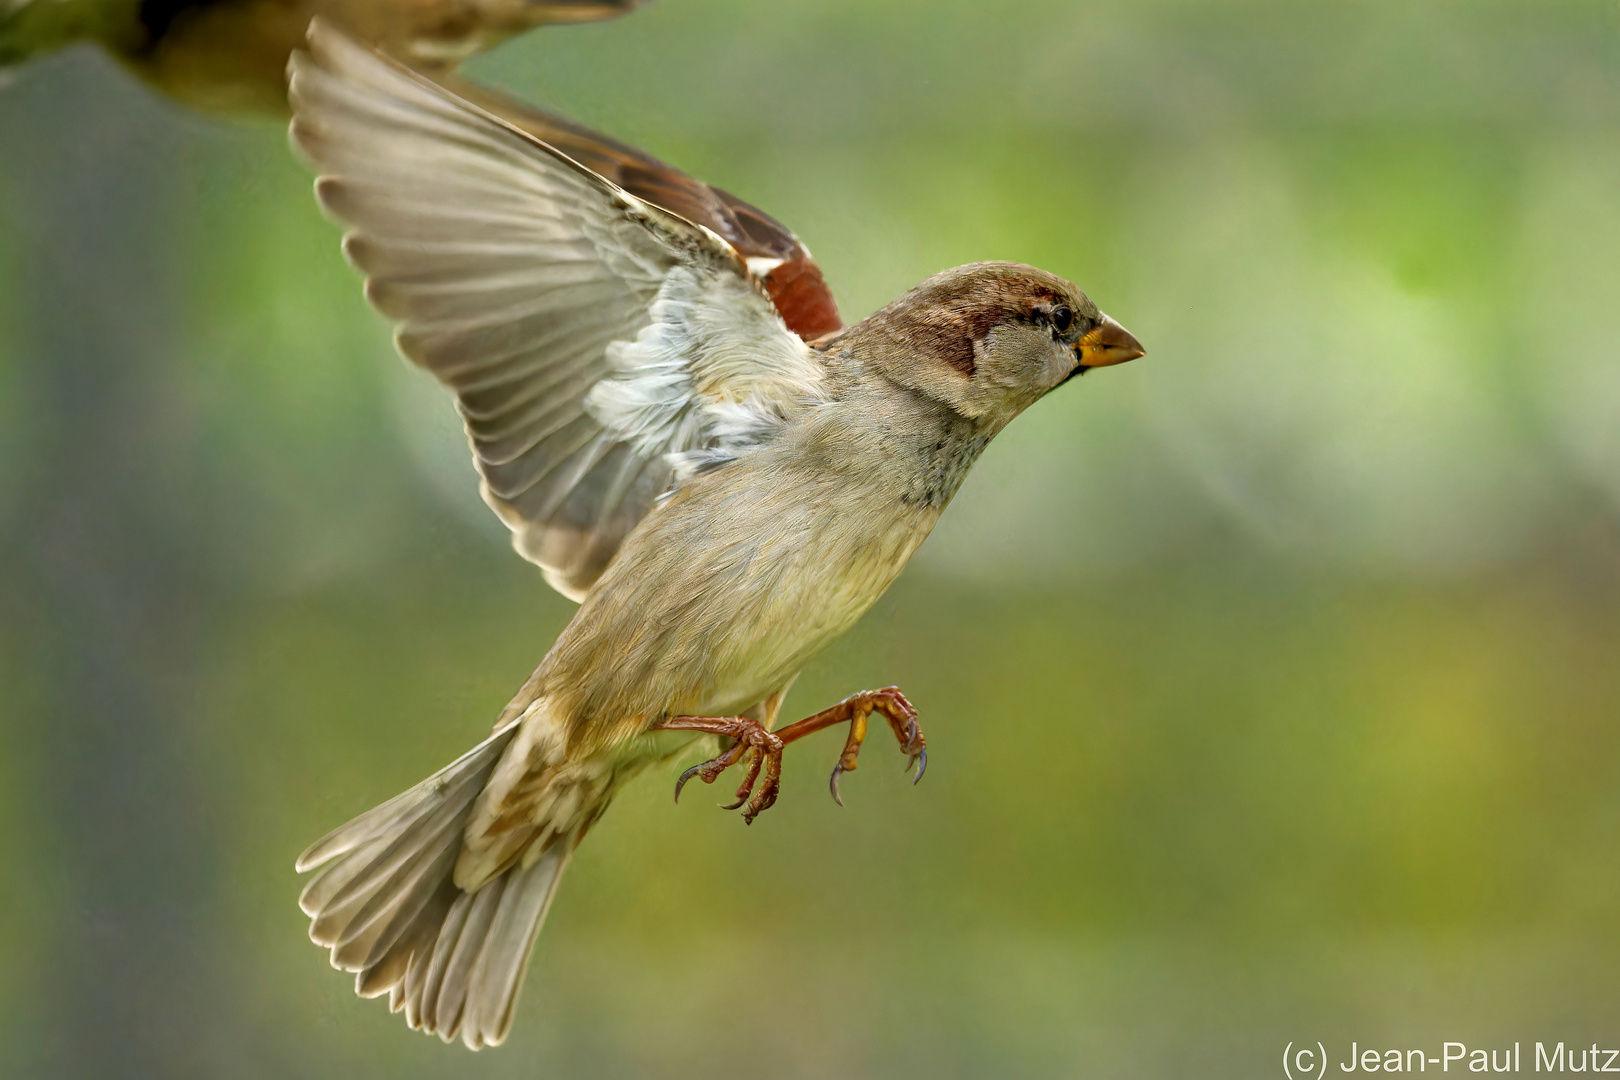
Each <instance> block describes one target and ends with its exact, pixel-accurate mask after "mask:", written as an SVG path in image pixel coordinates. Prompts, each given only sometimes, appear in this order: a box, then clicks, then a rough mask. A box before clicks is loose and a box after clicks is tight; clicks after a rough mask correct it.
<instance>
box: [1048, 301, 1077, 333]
mask: <svg viewBox="0 0 1620 1080" xmlns="http://www.w3.org/2000/svg"><path fill="white" fill-rule="evenodd" d="M1073 325H1074V312H1072V311H1070V310H1069V309H1068V307H1066V306H1064V305H1062V304H1059V305H1058V306H1057V307H1055V308H1053V309H1052V329H1054V330H1056V331H1057V332H1058V333H1060V334H1067V333H1068V332H1069V327H1071V326H1073Z"/></svg>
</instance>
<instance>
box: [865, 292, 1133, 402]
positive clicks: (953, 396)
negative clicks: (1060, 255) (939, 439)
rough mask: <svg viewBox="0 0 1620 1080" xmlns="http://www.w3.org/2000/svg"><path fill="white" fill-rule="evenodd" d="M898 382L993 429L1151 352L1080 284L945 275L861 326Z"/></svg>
mask: <svg viewBox="0 0 1620 1080" xmlns="http://www.w3.org/2000/svg"><path fill="white" fill-rule="evenodd" d="M857 342H858V343H859V347H860V352H861V354H862V356H863V359H865V360H866V361H867V362H868V363H871V364H873V365H874V366H876V367H877V368H878V369H879V370H880V371H882V372H883V374H884V375H886V376H887V377H888V378H889V379H890V380H892V381H893V382H896V383H899V384H900V385H901V386H905V387H907V388H909V389H911V390H914V391H917V392H918V393H922V394H925V395H927V396H928V397H931V398H934V399H936V400H938V401H940V402H943V403H944V404H946V405H948V406H950V407H951V408H952V409H954V410H955V411H956V412H958V413H960V414H962V415H963V416H966V417H969V418H971V419H974V420H977V421H979V422H981V423H983V424H986V425H988V426H990V427H991V428H993V429H999V428H1000V427H1001V426H1002V425H1004V424H1006V423H1007V422H1008V421H1010V420H1012V418H1013V417H1015V416H1017V415H1018V414H1019V413H1020V412H1022V411H1023V410H1024V409H1026V408H1028V407H1029V406H1030V405H1031V404H1033V403H1034V402H1035V401H1037V400H1038V399H1039V398H1041V397H1042V396H1043V395H1044V394H1046V393H1047V391H1049V390H1051V389H1053V388H1054V387H1056V386H1059V385H1061V384H1062V383H1064V382H1067V381H1068V380H1069V379H1071V378H1073V377H1074V376H1076V375H1080V374H1083V373H1085V372H1086V371H1089V370H1091V369H1092V368H1097V367H1106V366H1108V365H1110V364H1120V363H1124V362H1125V361H1127V360H1134V359H1136V358H1137V357H1139V356H1141V355H1143V353H1144V351H1145V350H1144V349H1143V348H1142V346H1141V344H1140V343H1139V342H1138V341H1137V340H1136V338H1135V337H1133V336H1132V335H1131V333H1130V331H1128V330H1126V329H1125V328H1124V327H1123V326H1121V325H1119V323H1117V322H1115V321H1114V320H1113V319H1111V318H1109V317H1108V316H1107V315H1104V314H1103V313H1102V312H1101V311H1099V310H1098V309H1097V305H1096V304H1094V303H1092V302H1091V298H1090V297H1088V296H1087V295H1086V294H1085V293H1083V292H1081V291H1080V290H1079V289H1078V288H1076V287H1075V286H1074V284H1073V283H1072V282H1068V281H1065V280H1063V279H1062V278H1060V277H1058V276H1057V275H1055V274H1049V273H1047V272H1046V271H1044V270H1038V269H1036V268H1035V267H1033V266H1024V265H1021V264H1019V263H1007V262H986V263H971V264H969V265H967V266H959V267H957V268H956V269H954V270H947V271H945V272H944V273H942V274H936V275H934V276H933V277H931V278H929V279H928V280H927V281H924V282H923V283H922V284H921V285H918V286H917V287H916V288H914V289H912V290H911V291H910V292H908V293H906V294H905V295H904V296H902V297H900V298H899V299H898V300H896V301H895V302H894V303H892V304H890V305H889V306H888V307H886V308H884V309H883V310H882V311H879V312H877V313H876V314H874V315H872V316H871V317H870V318H868V319H866V320H865V321H864V322H862V323H861V324H860V325H859V326H856V327H853V328H852V329H851V331H850V333H849V335H848V336H847V337H846V338H845V339H844V342H841V344H845V345H849V346H853V345H856V344H857Z"/></svg>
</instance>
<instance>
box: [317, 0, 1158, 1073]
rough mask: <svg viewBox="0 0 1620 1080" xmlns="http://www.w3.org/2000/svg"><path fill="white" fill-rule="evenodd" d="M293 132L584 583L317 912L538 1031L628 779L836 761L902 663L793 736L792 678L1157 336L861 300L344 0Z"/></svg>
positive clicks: (412, 1008) (1061, 313) (759, 784)
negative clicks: (1001, 472) (435, 74)
mask: <svg viewBox="0 0 1620 1080" xmlns="http://www.w3.org/2000/svg"><path fill="white" fill-rule="evenodd" d="M290 85H291V103H292V109H293V122H292V138H293V141H294V143H295V144H296V146H297V147H298V148H299V149H300V150H301V151H302V152H303V153H304V154H305V155H306V156H307V157H308V158H309V159H310V160H311V161H312V162H313V164H314V165H315V167H316V169H317V171H318V172H319V174H320V177H319V179H318V180H317V181H316V192H317V194H318V197H319V199H320V202H321V204H322V205H323V206H324V207H325V208H326V210H327V211H328V212H329V213H330V214H332V215H333V216H334V217H336V218H337V219H338V220H340V221H341V222H344V223H346V224H347V226H348V227H349V231H348V233H347V234H346V235H345V237H344V241H343V243H344V250H345V252H346V253H347V255H348V257H349V259H350V261H352V262H353V263H354V265H355V266H356V267H357V268H358V269H359V270H361V271H362V272H363V273H364V274H365V277H366V285H365V291H366V296H367V297H368V298H369V299H370V301H371V302H372V304H374V305H375V306H376V307H377V309H378V310H379V311H380V312H382V313H383V314H384V315H385V316H387V317H388V318H390V319H392V320H394V322H395V323H396V324H397V333H396V342H397V344H398V346H399V349H400V351H401V352H402V353H403V354H404V355H405V356H406V357H407V358H408V359H410V360H411V361H414V362H415V363H416V364H419V365H420V366H422V367H424V368H426V369H427V370H428V371H430V372H432V373H433V374H434V375H435V376H436V377H438V379H439V380H440V381H441V382H443V383H444V384H445V385H446V386H447V387H449V388H450V389H451V390H452V391H453V392H454V394H455V396H456V400H457V404H458V407H459V409H460V412H461V416H462V419H463V421H464V422H465V426H466V430H467V435H468V439H469V442H470V444H471V448H472V453H473V458H474V462H475V464H476V466H477V469H478V472H479V474H480V476H481V481H482V482H481V488H482V492H483V496H484V499H485V500H486V501H487V502H488V503H489V505H490V506H491V507H492V508H493V509H494V511H495V512H496V514H498V515H499V516H500V518H501V520H502V521H504V522H505V523H506V524H507V526H508V527H509V528H510V529H511V530H512V534H513V542H514V546H515V547H516V548H517V550H518V551H519V552H520V553H521V554H522V555H523V556H524V557H525V558H527V559H529V560H530V561H532V562H534V563H537V564H538V565H539V566H540V567H541V569H542V570H543V571H544V573H545V576H546V579H547V580H548V581H549V582H550V583H551V584H552V585H554V586H555V587H556V588H557V589H558V590H560V591H561V592H563V593H564V594H566V595H568V596H570V597H572V598H574V599H576V600H579V601H580V607H579V609H578V611H577V612H576V614H575V615H574V618H573V620H572V621H571V622H570V623H569V624H568V626H567V627H566V628H565V629H564V630H563V631H562V634H561V635H560V636H559V637H558V638H557V640H556V642H555V644H553V646H552V647H551V650H550V651H549V652H548V653H547V654H546V656H545V658H544V659H543V660H542V661H541V662H540V666H539V667H538V668H536V669H535V671H534V674H533V675H532V676H531V677H530V678H529V680H528V681H527V682H526V683H525V684H524V685H523V687H522V688H521V689H520V690H519V691H518V693H517V695H516V696H515V697H514V698H513V699H512V701H511V703H510V704H509V705H507V706H506V708H505V710H504V711H503V712H502V713H501V715H500V716H499V717H498V718H497V719H496V722H495V725H494V730H493V733H492V734H490V735H489V737H488V738H486V739H484V740H483V741H482V742H480V743H479V744H478V745H476V746H474V747H473V748H472V749H471V750H469V751H467V752H466V753H465V754H463V755H462V756H461V757H460V758H458V759H457V760H456V761H454V762H453V763H451V764H450V765H448V766H446V767H445V768H444V769H442V770H440V771H439V772H438V773H436V774H434V775H433V776H431V777H429V778H428V779H427V780H425V781H423V782H422V783H420V784H418V785H417V786H415V787H413V788H411V789H410V790H408V791H406V792H404V793H403V794H401V795H398V796H396V797H395V798H393V799H391V800H389V801H388V802H385V803H383V804H382V805H380V806H378V807H376V808H375V809H373V810H371V811H369V812H367V813H365V814H362V815H360V816H359V817H357V818H355V819H354V820H353V821H350V822H349V823H348V824H346V825H343V826H342V827H340V828H338V829H336V830H335V831H333V832H332V833H330V834H328V835H327V836H326V837H324V838H323V839H321V840H319V841H317V842H316V843H315V844H314V845H313V846H311V847H310V848H309V849H308V850H307V851H305V852H304V853H303V855H301V856H300V857H299V859H298V863H297V866H298V869H299V870H300V871H310V870H319V873H318V874H317V875H316V876H315V877H314V878H312V879H311V880H310V881H309V882H308V884H307V886H306V887H305V889H304V891H303V894H302V896H301V898H300V903H301V906H302V907H303V910H304V911H305V913H306V914H308V915H309V917H310V919H311V925H310V936H311V938H312V939H313V940H314V941H315V942H316V943H318V944H320V945H323V946H325V947H327V948H329V949H330V950H331V958H332V963H333V965H334V966H336V967H338V968H340V969H343V970H347V971H353V972H356V973H357V975H356V983H355V987H356V990H357V991H358V992H359V993H360V994H361V995H362V996H368V997H369V996H377V995H381V994H388V995H389V1002H390V1006H391V1008H392V1009H393V1010H394V1011H396V1012H397V1011H403V1012H404V1013H405V1016H406V1019H407V1021H408V1022H409V1024H410V1025H411V1026H412V1027H413V1028H418V1029H420V1030H423V1031H427V1032H432V1033H436V1034H438V1035H439V1036H440V1037H441V1038H443V1039H444V1040H445V1041H446V1042H449V1041H452V1040H454V1039H455V1038H456V1037H457V1036H458V1035H459V1036H460V1038H461V1039H462V1041H463V1042H464V1043H465V1044H466V1045H467V1046H469V1047H471V1048H474V1049H477V1048H479V1047H481V1046H489V1045H495V1044H498V1043H500V1042H501V1041H502V1040H503V1039H504V1038H505V1037H506V1035H507V1033H508V1031H509V1029H510V1026H511V1023H512V1013H513V1005H514V1002H515V1001H516V999H517V995H518V990H519V987H520V986H521V984H522V982H523V978H524V973H525V968H526V967H527V964H528V958H529V954H530V952H531V950H532V948H533V945H534V942H535V938H536V936H537V934H538V933H539V930H540V926H541V923H542V922H543V921H544V919H545V915H546V911H547V909H548V908H549V907H550V905H551V902H552V898H553V896H554V895H555V894H556V889H557V884H558V882H559V880H560V879H561V876H562V873H563V870H564V868H565V867H566V866H567V864H568V860H569V857H570V856H571V855H572V853H573V852H574V850H575V848H576V847H577V845H578V844H579V843H580V841H581V839H582V838H583V837H584V836H585V834H586V832H587V831H589V829H590V828H591V826H592V825H593V824H594V823H595V822H596V821H597V819H598V818H600V817H601V816H602V813H603V812H604V811H605V810H606V809H607V806H608V803H609V802H610V801H611V799H612V798H613V795H614V793H615V792H616V791H618V790H619V788H620V787H621V786H622V785H624V784H625V783H627V782H628V781H629V780H631V779H632V778H633V777H634V776H636V775H637V774H638V773H641V772H643V771H645V770H647V769H648V768H650V767H652V766H655V765H657V764H659V763H662V762H666V761H670V760H672V759H674V758H676V757H678V756H682V755H691V754H692V753H693V751H694V749H695V748H694V746H693V744H694V742H695V741H698V740H702V745H701V746H700V747H697V748H696V749H699V750H701V752H702V753H704V754H705V755H708V758H707V760H705V761H704V762H703V763H701V764H699V765H695V766H693V767H692V768H690V769H687V770H686V772H685V773H683V774H682V775H681V777H680V779H679V781H677V784H676V796H677V798H678V797H679V794H680V786H681V785H682V784H685V783H687V782H688V781H689V780H691V779H694V778H695V779H699V780H702V781H704V782H706V783H713V782H715V781H717V780H718V779H719V778H720V776H721V775H722V774H724V773H726V772H727V770H735V771H734V772H733V773H732V775H733V776H736V775H738V774H741V780H740V783H739V785H738V787H737V789H736V801H735V802H734V803H732V805H731V807H730V808H731V809H739V808H740V809H741V810H742V816H743V819H744V820H745V821H750V822H751V821H752V820H753V819H754V818H755V817H756V816H757V815H758V814H760V813H761V812H763V811H764V810H766V809H767V808H769V807H770V806H771V805H772V804H773V803H774V802H775V801H776V799H777V795H778V788H779V780H780V769H781V760H782V754H783V751H784V749H785V748H786V747H787V746H788V745H789V744H791V743H794V742H796V741H798V740H799V739H801V738H803V737H805V736H807V735H809V734H811V733H813V732H816V731H820V730H822V729H825V728H829V727H834V726H838V725H847V733H846V735H845V741H844V745H843V748H842V750H841V752H840V753H839V756H838V759H837V763H836V765H835V766H834V769H833V772H832V777H831V780H830V786H831V788H832V793H833V797H834V798H835V799H836V798H838V797H839V791H838V781H839V777H840V775H841V774H843V773H845V772H848V771H850V770H852V769H854V768H855V767H856V765H857V763H858V755H859V753H860V750H861V746H862V740H863V739H864V737H865V735H866V732H867V726H868V723H869V721H874V720H875V721H877V722H880V723H882V724H886V725H887V726H888V727H889V728H890V730H891V732H892V733H893V736H894V738H895V739H896V741H897V743H898V744H899V748H900V750H901V752H902V753H903V754H904V755H906V758H907V760H908V762H909V763H911V764H912V765H914V766H915V768H916V770H917V776H918V778H920V777H921V775H922V770H923V768H925V767H926V764H927V757H926V753H927V747H926V743H925V740H924V738H923V734H922V731H921V729H920V728H919V726H918V716H917V711H916V710H915V709H914V708H913V707H912V705H911V703H910V702H909V701H908V700H907V699H906V697H905V695H904V694H903V693H901V692H900V690H899V689H898V688H895V687H887V688H884V689H880V690H873V691H863V692H861V693H857V694H854V695H852V696H850V697H849V698H846V699H845V700H844V701H842V702H839V703H838V704H836V705H833V706H832V707H830V708H828V709H825V710H823V711H821V712H818V713H816V714H814V715H812V716H810V717H808V718H806V719H803V720H799V721H798V722H796V723H792V724H788V725H787V726H785V727H782V728H777V727H776V721H777V718H778V714H779V713H780V711H781V709H782V703H783V699H784V697H785V695H786V694H787V691H788V688H789V686H790V685H791V684H792V683H793V681H794V678H795V677H796V675H797V674H798V672H799V671H800V670H801V669H802V668H803V667H804V665H805V664H806V662H807V661H809V660H810V659H811V658H812V657H813V656H815V655H816V654H817V653H818V652H820V651H821V650H822V649H823V648H825V647H826V646H827V645H828V643H830V642H831V641H833V640H834V639H835V638H837V637H838V636H839V635H840V634H842V633H843V632H844V631H845V630H847V629H848V628H849V627H850V626H851V625H852V624H853V623H854V622H855V621H856V620H857V619H858V618H859V617H860V616H861V614H862V613H863V612H865V611H866V610H867V609H868V608H869V607H870V606H871V605H872V604H873V603H874V602H875V601H876V600H877V598H878V597H879V596H880V595H882V593H883V592H884V590H885V589H886V588H888V586H889V584H890V583H891V582H893V581H894V579H895V577H896V576H897V575H898V574H899V573H900V571H901V569H902V568H903V567H904V566H905V564H906V562H907V560H908V559H909V558H910V557H911V555H912V553H913V552H914V551H916V549H917V547H918V545H919V544H921V543H922V542H923V540H924V538H925V537H926V536H927V535H928V533H929V531H930V530H931V529H932V528H933V526H934V523H935V522H936V521H937V520H938V519H939V516H940V513H941V512H942V511H943V510H944V508H945V505H946V504H947V503H948V502H949V501H950V499H951V497H952V496H953V495H954V494H955V492H956V490H957V488H958V486H959V485H960V484H961V483H962V480H963V478H964V477H965V476H966V475H967V472H968V470H969V469H970V468H971V467H972V465H973V463H974V461H975V460H976V459H977V458H978V456H979V454H980V452H981V451H982V450H983V449H984V447H985V445H986V444H987V443H988V442H989V441H990V440H991V439H992V438H993V437H994V436H995V435H996V434H997V433H998V432H999V431H1001V430H1002V428H1004V427H1005V426H1006V425H1007V424H1008V423H1009V422H1011V421H1012V420H1013V419H1014V418H1015V417H1016V416H1018V414H1019V413H1021V412H1022V411H1023V410H1024V409H1025V408H1027V407H1028V406H1030V405H1032V404H1033V403H1034V402H1036V401H1037V400H1039V399H1040V398H1041V397H1042V396H1043V395H1045V394H1046V393H1047V392H1048V391H1050V390H1052V389H1054V388H1055V387H1057V386H1059V385H1061V384H1063V383H1065V382H1068V381H1070V380H1071V379H1073V378H1074V377H1075V376H1077V375H1080V374H1082V373H1084V372H1086V371H1088V370H1090V369H1091V368H1094V367H1101V366H1105V365H1109V364H1116V363H1120V362H1121V361H1125V360H1130V359H1133V358H1135V357H1138V356H1141V355H1142V352H1143V350H1142V347H1141V345H1139V344H1138V343H1137V341H1136V339H1135V338H1134V337H1132V336H1131V335H1130V334H1129V333H1128V332H1127V331H1126V330H1125V329H1124V328H1123V327H1121V326H1120V325H1119V324H1118V323H1117V322H1115V321H1114V320H1112V319H1110V318H1109V317H1108V316H1106V315H1104V314H1103V313H1102V312H1101V311H1099V310H1098V309H1097V306H1096V305H1095V304H1094V303H1092V301H1091V300H1090V299H1089V298H1088V297H1087V296H1086V295H1085V293H1083V292H1081V291H1080V290H1079V289H1078V288H1076V287H1075V286H1074V285H1073V284H1071V283H1070V282H1068V281H1065V280H1063V279H1062V278H1059V277H1057V276H1055V275H1053V274H1049V273H1047V272H1045V271H1042V270H1038V269H1036V268H1034V267H1031V266H1023V265H1019V264H1014V263H975V264H972V265H968V266H961V267H957V268H956V269H954V270H947V271H945V272H944V273H941V274H938V275H936V276H934V277H932V278H930V279H928V280H927V281H925V282H923V283H922V284H921V285H918V286H917V287H916V288H914V289H912V290H911V291H910V292H908V293H906V294H905V295H904V296H902V297H900V298H899V299H898V300H896V301H894V302H893V303H891V304H890V305H888V306H887V307H885V308H883V309H882V310H881V311H878V312H876V313H875V314H873V315H871V316H869V317H868V318H866V319H864V320H862V321H861V322H859V323H857V324H855V325H853V326H847V327H846V326H843V325H842V323H841V321H840V320H839V318H838V315H837V308H836V306H835V305H834V304H833V301H832V297H831V295H830V293H829V292H828V291H827V288H826V285H825V283H824V282H823V281H822V278H821V274H820V272H819V271H818V270H817V269H816V267H815V264H814V262H813V261H811V260H810V258H809V252H808V251H806V250H805V249H804V247H803V245H802V244H800V243H799V241H798V239H797V238H796V237H794V236H793V234H792V233H790V232H789V231H787V230H786V229H785V228H783V227H782V226H781V225H779V224H778V223H776V222H775V221H774V220H772V219H771V218H769V217H768V216H766V215H764V214H763V213H761V212H759V211H757V210H754V209H753V208H751V207H748V206H747V205H746V204H744V203H741V202H740V201H738V200H736V199H735V198H734V197H732V196H728V195H726V194H724V193H723V192H719V191H717V190H716V189H712V188H709V187H708V186H707V185H704V184H702V183H700V182H698V181H696V180H693V179H692V178H690V177H688V176H685V175H683V174H681V173H679V172H677V171H676V170H674V169H671V168H670V167H668V166H666V165H663V164H661V163H659V162H657V161H656V160H654V159H652V158H650V157H647V156H646V155H644V154H641V153H639V152H637V151H635V150H632V149H630V148H628V147H624V146H622V145H620V144H617V143H613V142H611V141H609V140H606V139H603V138H601V137H600V136H596V135H593V134H592V133H590V132H588V131H586V130H585V129H583V128H579V127H577V126H573V125H569V124H567V122H566V121H561V120H557V119H555V118H553V119H552V120H551V121H549V122H551V123H553V124H554V125H555V130H553V131H552V132H551V135H550V138H545V139H543V138H539V137H537V136H536V135H535V134H532V133H530V132H528V131H525V130H523V129H522V128H520V127H518V126H515V125H513V124H510V123H507V122H505V121H503V120H501V119H500V118H499V117H497V116H496V115H494V114H493V113H491V112H489V111H487V110H484V109H482V108H480V107H478V106H477V105H475V104H473V103H472V102H470V101H467V100H465V99H463V98H460V97H458V96H456V95H454V94H452V93H451V92H449V91H448V90H446V89H445V88H444V87H442V86H440V85H438V84H436V83H434V82H432V81H430V80H428V79H425V78H423V77H421V76H420V75H418V74H416V73H414V72H412V71H410V70H409V69H407V68H406V67H404V66H402V65H401V64H399V63H397V62H394V61H392V60H390V59H388V58H386V57H384V56H382V55H380V54H379V53H377V52H375V51H373V50H371V49H369V48H366V47H364V46H362V45H360V44H357V43H356V42H354V41H353V40H351V39H350V38H349V37H347V36H345V35H344V34H343V33H341V32H339V31H338V30H336V29H334V28H333V27H331V26H330V25H327V24H323V23H321V22H320V21H317V22H316V23H315V24H314V25H312V26H311V28H310V32H309V48H308V51H307V52H300V53H297V54H295V55H294V57H293V59H292V63H291V84H290Z"/></svg>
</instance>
